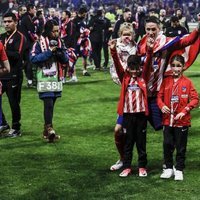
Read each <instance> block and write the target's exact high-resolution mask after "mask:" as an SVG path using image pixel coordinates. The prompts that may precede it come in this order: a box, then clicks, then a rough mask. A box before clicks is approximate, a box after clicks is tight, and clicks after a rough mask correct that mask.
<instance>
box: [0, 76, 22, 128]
mask: <svg viewBox="0 0 200 200" xmlns="http://www.w3.org/2000/svg"><path fill="white" fill-rule="evenodd" d="M1 82H2V86H3V87H2V93H6V95H7V97H8V101H9V105H10V108H11V112H12V128H13V129H16V130H20V126H21V124H20V120H21V109H20V101H21V88H22V82H23V75H21V76H20V77H18V78H15V79H10V80H2V81H1ZM6 124H7V121H6V118H5V115H4V113H3V111H2V125H6Z"/></svg>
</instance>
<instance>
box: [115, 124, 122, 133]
mask: <svg viewBox="0 0 200 200" xmlns="http://www.w3.org/2000/svg"><path fill="white" fill-rule="evenodd" d="M121 129H122V125H121V124H116V125H115V132H119V131H120V130H121Z"/></svg>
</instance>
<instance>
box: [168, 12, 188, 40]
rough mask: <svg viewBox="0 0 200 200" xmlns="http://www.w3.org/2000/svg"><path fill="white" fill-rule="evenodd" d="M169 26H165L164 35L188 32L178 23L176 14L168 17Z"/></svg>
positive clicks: (181, 34)
mask: <svg viewBox="0 0 200 200" xmlns="http://www.w3.org/2000/svg"><path fill="white" fill-rule="evenodd" d="M170 22H171V26H170V27H167V28H166V33H165V35H166V36H167V37H175V36H180V37H181V36H183V35H185V34H188V31H187V29H186V28H185V27H183V26H181V25H180V22H179V19H178V17H176V16H172V17H171V19H170Z"/></svg>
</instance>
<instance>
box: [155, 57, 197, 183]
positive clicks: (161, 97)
mask: <svg viewBox="0 0 200 200" xmlns="http://www.w3.org/2000/svg"><path fill="white" fill-rule="evenodd" d="M184 64H185V61H184V57H183V56H181V55H178V54H176V55H174V56H173V57H172V58H171V62H170V65H171V70H172V73H173V74H172V76H169V77H167V78H165V79H164V81H163V83H162V85H161V88H160V91H159V93H158V97H157V103H158V106H159V108H160V109H161V111H162V113H163V117H162V123H163V126H164V129H163V136H164V141H163V150H164V161H165V164H166V169H164V170H163V173H162V174H161V176H160V178H164V179H168V178H171V177H172V176H175V177H174V180H183V169H184V168H185V154H186V147H187V137H188V127H189V126H190V124H191V122H190V120H191V116H190V110H192V109H193V108H194V107H196V106H197V105H198V103H199V98H198V93H197V91H196V90H195V88H194V86H193V84H192V82H191V80H190V79H188V78H186V77H185V76H183V75H182V72H183V67H184ZM174 148H175V149H176V165H175V169H173V152H174Z"/></svg>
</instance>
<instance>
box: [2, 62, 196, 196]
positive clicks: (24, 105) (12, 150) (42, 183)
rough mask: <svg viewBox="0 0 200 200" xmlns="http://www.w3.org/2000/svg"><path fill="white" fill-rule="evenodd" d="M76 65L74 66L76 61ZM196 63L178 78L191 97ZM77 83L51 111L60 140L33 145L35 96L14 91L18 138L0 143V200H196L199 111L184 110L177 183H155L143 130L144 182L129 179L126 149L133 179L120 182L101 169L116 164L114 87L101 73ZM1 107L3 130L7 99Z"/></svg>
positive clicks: (155, 143) (158, 139)
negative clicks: (185, 129)
mask: <svg viewBox="0 0 200 200" xmlns="http://www.w3.org/2000/svg"><path fill="white" fill-rule="evenodd" d="M79 64H80V62H79ZM199 65H200V58H198V60H197V61H196V62H195V64H194V65H193V66H192V67H191V68H190V69H189V70H188V71H187V72H186V73H185V74H186V75H187V76H189V77H190V78H191V79H192V80H193V82H194V84H195V86H196V88H197V89H198V91H200V86H199V84H198V81H199V77H200V71H199ZM90 72H91V75H92V76H91V77H83V76H82V75H81V68H80V66H78V70H77V74H78V78H79V82H78V83H74V84H67V85H65V86H64V91H63V95H62V98H60V99H58V100H57V102H56V106H55V114H54V127H55V129H56V131H57V132H58V133H59V134H60V135H61V140H60V141H59V142H57V143H55V144H49V143H46V142H44V141H43V140H42V139H41V134H42V130H43V105H42V102H41V101H40V100H39V99H38V95H37V92H36V90H34V89H27V88H26V86H25V81H24V86H23V89H22V100H21V109H22V120H21V123H22V132H23V134H22V137H19V138H15V139H14V138H13V139H11V138H7V139H5V138H2V139H1V140H0V149H1V154H0V160H1V162H0V167H1V173H0V185H1V187H0V199H1V200H11V199H19V200H22V199H42V200H43V199H52V200H54V199H69V200H71V199H73V200H74V199H83V200H85V199H87V200H88V199H99V200H100V199H101V200H102V199H106V200H112V199H124V200H125V199H154V200H155V199H163V200H164V199H187V200H189V199H192V200H196V199H199V194H198V193H199V189H198V188H199V183H200V171H199V167H200V160H199V153H200V150H199V149H200V148H199V143H200V139H199V137H198V132H199V125H200V123H199V108H197V109H195V110H194V111H192V116H193V120H192V124H193V126H192V128H191V129H190V133H189V141H188V149H187V160H186V169H185V176H184V181H183V182H175V181H174V180H173V179H170V180H161V179H160V178H159V176H160V173H161V170H162V132H161V131H160V132H154V131H153V129H152V128H151V127H148V136H147V152H148V171H149V174H148V177H147V178H139V177H138V176H137V166H136V163H137V153H136V150H135V149H134V158H133V162H132V163H133V175H131V176H130V177H128V178H125V179H123V178H120V177H119V176H118V174H119V172H110V171H109V167H110V165H112V164H113V163H114V162H116V160H117V159H118V154H117V151H116V149H115V145H114V138H113V127H114V125H115V120H116V106H117V101H118V97H119V90H120V87H119V86H117V85H115V84H114V83H113V82H112V81H111V79H110V75H109V73H108V72H96V71H93V70H92V69H91V70H90ZM3 109H4V112H5V114H6V117H7V119H8V121H9V124H10V121H11V120H10V119H11V114H10V108H9V106H8V102H7V98H6V96H5V95H4V96H3Z"/></svg>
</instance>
